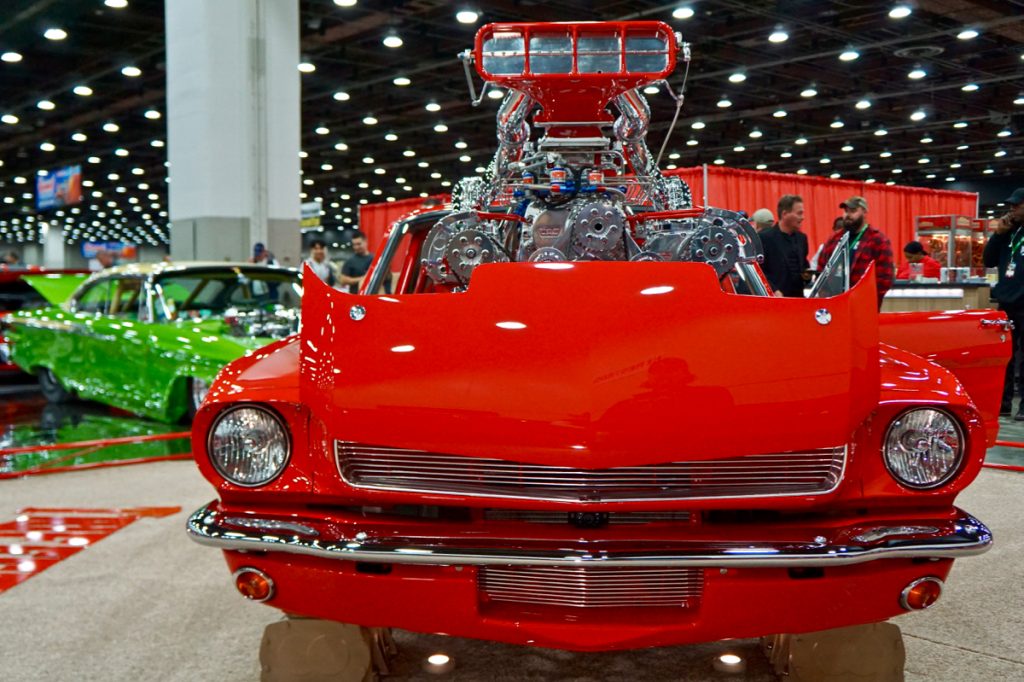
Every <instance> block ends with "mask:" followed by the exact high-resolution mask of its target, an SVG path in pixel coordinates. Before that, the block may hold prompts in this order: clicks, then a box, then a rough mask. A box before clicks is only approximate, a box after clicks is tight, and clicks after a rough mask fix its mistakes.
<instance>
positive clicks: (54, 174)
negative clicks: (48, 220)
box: [36, 166, 82, 211]
mask: <svg viewBox="0 0 1024 682" xmlns="http://www.w3.org/2000/svg"><path fill="white" fill-rule="evenodd" d="M81 201H82V167H81V166H65V167H64V168H58V169H57V170H54V171H48V172H47V173H46V174H45V175H37V176H36V210H39V211H45V210H46V209H49V208H60V207H61V206H70V205H71V204H78V203H81Z"/></svg>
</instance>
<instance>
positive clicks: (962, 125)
mask: <svg viewBox="0 0 1024 682" xmlns="http://www.w3.org/2000/svg"><path fill="white" fill-rule="evenodd" d="M953 127H954V128H966V127H967V121H957V122H956V123H954V124H953Z"/></svg>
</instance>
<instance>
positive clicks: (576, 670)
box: [0, 461, 1024, 682]
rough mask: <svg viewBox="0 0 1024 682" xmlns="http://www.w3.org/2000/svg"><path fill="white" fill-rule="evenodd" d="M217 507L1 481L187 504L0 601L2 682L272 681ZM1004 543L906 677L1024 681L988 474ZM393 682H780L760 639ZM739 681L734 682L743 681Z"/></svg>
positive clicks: (1019, 618) (41, 487) (415, 659)
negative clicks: (727, 661) (739, 660)
mask: <svg viewBox="0 0 1024 682" xmlns="http://www.w3.org/2000/svg"><path fill="white" fill-rule="evenodd" d="M212 497H213V491H212V489H211V488H210V486H209V485H208V484H207V483H206V481H204V480H203V479H202V478H201V477H200V476H199V474H198V472H197V471H196V469H195V466H194V465H193V464H192V463H191V462H188V461H183V462H160V463H153V464H146V465H140V466H133V467H123V468H116V469H107V470H98V471H82V472H72V473H66V474H60V475H57V476H37V477H30V478H25V479H17V480H9V481H0V515H2V516H3V517H4V519H10V518H13V516H14V511H15V510H16V509H18V508H21V507H29V506H34V507H43V506H62V507H69V506H71V507H112V506H120V507H127V506H181V507H182V512H181V513H180V514H177V515H174V516H170V517H167V518H145V519H141V520H139V521H136V522H135V523H133V524H131V525H130V526H128V527H126V528H124V529H122V530H120V531H118V532H116V533H114V534H113V535H111V536H109V537H107V538H105V539H104V540H102V541H100V542H98V543H96V544H95V545H94V546H91V547H89V548H88V549H87V550H86V551H83V552H80V553H78V554H77V555H75V556H74V557H72V558H70V559H68V560H66V561H63V562H61V563H59V564H57V565H56V566H54V567H52V568H50V569H49V570H46V571H44V572H42V573H40V574H39V575H37V576H35V577H33V578H31V579H30V580H28V581H26V582H24V583H22V584H21V585H18V586H17V587H15V588H13V589H11V590H9V591H7V592H6V593H3V594H0V651H2V652H3V659H2V663H0V666H2V668H0V680H18V681H19V682H20V681H28V680H48V681H49V680H69V681H71V680H74V681H79V680H102V681H104V682H108V681H110V682H112V681H118V680H131V681H133V682H134V681H137V680H159V681H160V682H170V681H172V680H180V681H186V680H187V681H189V682H192V681H196V680H216V681H218V682H221V681H224V682H226V681H231V680H237V681H243V680H249V681H251V680H258V679H259V662H258V647H259V642H260V638H261V636H262V631H263V627H264V626H265V625H266V624H268V623H270V622H273V621H275V620H277V619H278V618H279V616H278V613H277V611H275V610H274V609H271V608H268V607H266V606H261V605H259V604H252V603H249V602H246V601H245V600H243V599H242V598H241V597H239V596H237V595H236V594H235V592H234V590H233V589H232V588H231V586H230V580H229V575H228V573H227V570H226V568H225V566H224V563H223V561H222V559H221V557H220V553H219V552H216V551H213V550H210V549H208V548H204V547H200V546H199V545H196V544H194V543H192V542H191V541H189V540H188V539H187V538H186V537H185V533H184V531H183V524H184V519H185V516H186V515H187V514H188V513H189V512H191V511H192V510H193V509H194V508H196V507H198V506H199V505H200V504H202V503H204V502H207V501H208V500H209V499H211V498H212ZM958 502H959V505H960V506H962V507H963V508H965V509H967V510H968V511H970V512H972V513H974V514H975V515H977V516H978V517H979V518H981V519H982V520H984V521H985V522H986V523H988V524H989V526H990V527H991V528H992V529H993V531H994V532H995V534H996V547H995V549H993V550H992V551H991V552H989V553H988V554H986V555H984V556H981V557H975V558H970V559H964V560H962V561H960V562H958V563H957V565H956V567H955V568H954V572H953V574H952V575H951V577H950V581H949V583H948V584H947V590H946V594H945V595H944V597H943V599H942V600H941V601H940V602H939V603H938V604H937V605H936V606H935V607H934V608H933V609H931V610H929V611H927V612H924V613H918V614H912V615H908V616H904V617H902V618H900V619H898V620H897V621H896V622H898V623H899V625H900V626H901V627H902V628H903V632H904V637H905V642H906V647H907V668H906V669H907V679H908V680H954V681H955V682H969V681H972V680H978V681H982V680H984V681H985V682H988V681H990V680H1024V647H1022V645H1021V642H1024V598H1022V596H1021V595H1022V590H1024V588H1022V587H1021V586H1022V585H1024V524H1022V522H1021V518H1022V517H1024V474H1016V473H1010V472H1003V471H984V472H983V473H982V474H981V477H980V479H979V480H978V481H977V482H976V483H975V484H974V485H973V486H972V487H971V488H970V489H969V490H968V491H967V492H966V493H965V494H964V495H963V496H961V498H960V499H959V501H958ZM396 636H397V639H398V641H399V645H400V647H401V655H400V658H399V660H398V664H397V673H398V674H396V675H395V676H394V677H390V678H389V679H395V680H412V679H442V678H438V677H436V676H431V675H427V674H426V673H424V672H422V671H421V667H420V666H421V663H422V661H423V660H424V658H425V657H426V656H427V655H429V654H431V653H435V652H437V651H443V652H445V653H448V654H450V655H453V656H454V657H455V659H456V662H457V667H456V671H455V673H453V674H451V675H448V676H447V679H458V680H487V682H505V681H512V680H595V681H596V680H627V679H628V680H704V679H724V677H723V676H721V675H718V674H716V673H714V672H713V671H712V669H711V658H712V656H713V655H715V654H718V653H723V652H726V651H736V652H738V653H741V654H744V655H746V656H747V658H748V661H749V666H750V668H749V670H748V673H747V674H746V676H745V677H743V679H747V680H770V679H774V678H773V677H772V676H771V675H770V674H769V672H768V666H767V663H766V662H765V661H764V660H763V659H762V658H761V657H760V655H759V653H758V652H757V648H756V643H755V642H753V641H749V640H747V641H737V642H729V643H715V644H709V645H703V646H698V647H672V648H662V649H650V650H643V651H633V652H625V653H608V654H575V653H568V652H563V651H552V650H545V649H531V648H521V647H514V646H503V645H496V644H489V643H484V642H477V641H471V640H454V639H450V638H446V637H441V636H427V635H418V634H413V633H407V632H399V633H396ZM733 679H736V678H733Z"/></svg>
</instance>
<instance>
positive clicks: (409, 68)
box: [0, 0, 1024, 243]
mask: <svg viewBox="0 0 1024 682" xmlns="http://www.w3.org/2000/svg"><path fill="white" fill-rule="evenodd" d="M900 5H905V6H906V7H907V9H909V10H910V11H909V13H905V12H902V11H899V10H898V9H897V6H900ZM300 7H301V22H302V25H301V32H302V38H301V51H302V56H301V61H302V62H304V63H305V64H307V65H312V67H314V68H313V69H312V70H310V69H309V67H308V66H305V67H303V68H304V69H306V71H304V72H303V73H302V74H301V79H302V145H303V152H304V158H303V159H302V169H303V184H302V186H301V191H302V192H303V193H304V194H305V200H312V199H314V198H322V199H323V200H324V202H325V207H326V208H327V216H326V224H327V225H334V224H343V223H345V222H348V221H354V220H355V216H356V215H357V207H358V204H359V202H361V201H366V202H376V201H385V200H387V199H388V198H389V197H393V198H395V199H403V198H409V197H416V196H419V195H424V196H426V195H431V194H436V193H440V192H445V191H447V188H448V186H449V184H448V183H451V182H454V181H455V180H457V179H458V178H459V177H461V176H463V175H466V174H471V173H473V172H474V169H475V168H477V167H482V166H485V165H487V163H488V161H489V159H490V156H491V154H492V153H493V150H494V145H495V134H494V114H495V111H496V109H497V106H498V103H499V101H500V100H498V99H491V98H485V99H484V101H483V103H482V104H481V105H480V106H478V107H473V106H472V105H471V103H470V98H469V95H468V92H467V87H466V80H465V76H464V73H463V70H462V65H461V63H460V62H459V60H458V58H457V56H456V55H457V54H458V53H459V52H460V51H462V50H464V49H466V48H467V47H469V46H470V45H471V42H472V38H473V35H474V33H475V31H476V29H477V28H478V27H479V26H481V25H483V24H484V23H488V22H495V21H522V20H529V21H566V20H580V21H582V20H609V19H656V20H661V21H665V22H668V23H669V24H670V25H672V26H673V27H674V28H675V29H676V30H677V31H679V32H680V33H681V34H682V36H683V38H684V40H686V41H688V42H690V43H691V45H692V54H693V61H692V64H691V67H690V73H689V80H688V84H687V96H686V103H685V106H684V107H683V110H682V112H681V114H680V118H679V124H678V126H677V127H676V129H675V131H674V133H673V134H672V137H671V139H670V141H669V144H668V147H667V151H666V157H667V158H666V159H664V160H663V162H662V163H663V165H669V164H672V165H678V166H680V167H682V166H692V165H697V164H702V163H708V164H715V163H721V164H725V165H728V166H734V167H740V168H761V169H765V170H770V171H780V172H792V173H797V172H799V173H808V174H811V175H825V176H828V175H835V176H837V177H842V178H852V179H860V180H873V181H875V182H879V183H886V182H895V183H899V184H909V185H918V186H930V187H960V186H961V184H960V183H963V182H971V181H984V180H992V179H997V178H1000V177H1003V178H1005V179H1007V180H1009V178H1008V176H1010V175H1011V174H1012V173H1013V171H1016V172H1017V176H1018V177H1019V171H1020V169H1021V168H1022V167H1024V145H1021V144H1020V142H1021V127H1022V124H1024V0H917V1H916V2H910V3H899V2H871V1H868V0H842V1H836V2H822V1H821V0H713V1H712V0H704V1H700V0H696V1H694V2H676V3H659V2H650V1H647V0H589V1H588V0H563V1H562V2H559V3H549V2H541V1H540V0H498V1H492V2H482V1H481V2H475V3H474V2H466V3H451V2H441V1H439V0H405V1H403V0H375V1H373V2H370V1H369V0H358V1H356V2H352V0H302V1H301V3H300ZM462 10H473V11H475V12H476V13H477V15H478V16H477V17H476V20H475V21H469V23H462V22H461V21H459V20H458V19H457V18H456V14H457V12H459V11H462ZM462 19H472V17H471V16H466V15H463V16H462ZM51 29H59V30H56V31H55V30H51ZM163 34H164V3H163V2H162V1H160V0H75V1H74V2H71V1H69V0H6V2H5V3H4V11H3V13H2V15H0V59H2V61H0V116H2V119H0V120H2V121H3V122H2V123H0V162H2V166H0V239H5V238H6V239H10V240H14V241H17V240H19V239H20V240H29V239H35V238H37V236H38V228H37V226H38V224H39V220H40V219H44V218H45V219H49V220H57V221H61V222H62V223H63V224H65V225H66V233H67V236H68V238H69V239H73V238H81V237H87V236H91V237H95V238H126V239H129V240H134V241H139V242H142V243H146V242H152V243H159V242H162V241H164V240H165V239H166V235H167V230H168V228H167V223H168V217H167V183H166V180H165V178H166V175H167V168H166V167H165V161H166V152H167V149H166V146H165V142H166V117H165V113H166V102H165V100H164V90H165V64H164V59H165V53H164V42H163V38H164V35H163ZM396 36H397V37H398V38H400V39H401V40H400V41H396V40H394V38H395V37H396ZM388 37H390V38H391V40H389V41H388V42H389V43H391V44H397V43H398V42H401V45H399V46H397V47H388V46H387V45H385V43H384V39H385V38H388ZM296 66H297V67H298V65H296ZM396 79H399V80H397V81H396ZM401 79H407V80H401ZM681 81H682V70H679V71H678V72H677V73H676V74H675V75H674V76H673V78H672V79H671V83H672V85H673V86H674V87H675V88H678V87H679V86H680V83H681ZM406 82H408V84H404V85H403V84H402V83H406ZM648 99H649V100H650V102H651V107H652V110H653V121H654V123H653V124H652V127H651V133H650V142H651V146H652V147H653V148H657V147H659V146H660V145H661V142H662V139H663V136H664V135H665V132H666V130H667V128H668V124H669V122H670V121H671V119H672V115H673V113H674V103H673V101H672V100H671V98H670V97H669V96H668V95H667V94H666V93H665V92H664V91H658V92H652V93H651V94H649V95H648ZM368 115H372V117H373V119H376V121H377V123H376V124H373V125H368V124H367V123H365V122H364V119H366V117H367V116H368ZM439 130H440V131H441V132H438V131H439ZM73 164H81V165H82V168H83V174H84V176H83V177H84V179H85V184H86V188H85V189H86V192H87V196H86V201H84V202H83V204H82V205H81V206H80V207H78V208H76V209H64V211H63V212H62V213H61V214H59V215H58V214H48V215H46V216H39V217H37V216H36V215H35V213H34V209H33V206H34V200H33V197H32V193H33V187H34V179H35V175H36V173H37V172H38V171H40V170H43V169H53V168H57V167H61V166H66V165H73ZM734 208H747V207H734ZM985 208H986V209H988V208H991V209H992V210H996V211H998V210H999V208H998V207H997V206H987V207H985Z"/></svg>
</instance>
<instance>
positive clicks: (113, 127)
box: [103, 121, 121, 133]
mask: <svg viewBox="0 0 1024 682" xmlns="http://www.w3.org/2000/svg"><path fill="white" fill-rule="evenodd" d="M103 129H104V130H105V131H107V132H108V133H116V132H117V131H118V130H120V129H121V126H119V125H117V124H116V123H114V122H113V121H107V122H106V123H104V124H103Z"/></svg>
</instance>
